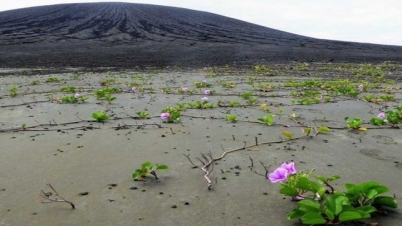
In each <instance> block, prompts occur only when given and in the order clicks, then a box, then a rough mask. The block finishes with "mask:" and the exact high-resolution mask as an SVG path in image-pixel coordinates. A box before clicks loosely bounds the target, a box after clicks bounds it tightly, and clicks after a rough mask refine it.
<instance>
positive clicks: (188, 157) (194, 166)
mask: <svg viewBox="0 0 402 226" xmlns="http://www.w3.org/2000/svg"><path fill="white" fill-rule="evenodd" d="M183 155H184V156H186V158H187V159H188V161H190V163H191V164H192V165H193V167H192V168H193V169H195V168H198V166H197V165H195V164H194V163H193V161H191V159H190V154H188V155H186V154H183Z"/></svg>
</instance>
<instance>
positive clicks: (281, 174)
mask: <svg viewBox="0 0 402 226" xmlns="http://www.w3.org/2000/svg"><path fill="white" fill-rule="evenodd" d="M287 177H288V171H287V170H286V169H284V168H282V167H279V168H278V169H276V170H275V171H274V172H273V173H270V174H269V175H268V179H269V180H270V181H271V182H272V183H277V182H286V180H287Z"/></svg>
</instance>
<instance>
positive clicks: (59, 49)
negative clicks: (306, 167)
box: [0, 3, 402, 67]
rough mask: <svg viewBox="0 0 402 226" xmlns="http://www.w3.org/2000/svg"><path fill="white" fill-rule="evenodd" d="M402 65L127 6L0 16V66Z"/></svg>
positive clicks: (274, 33) (387, 50) (220, 20)
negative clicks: (362, 63)
mask: <svg viewBox="0 0 402 226" xmlns="http://www.w3.org/2000/svg"><path fill="white" fill-rule="evenodd" d="M291 60H292V61H293V60H299V61H329V60H330V61H383V60H402V47H398V46H384V45H372V44H361V43H352V42H340V41H330V40H320V39H313V38H309V37H304V36H300V35H295V34H291V33H287V32H282V31H279V30H274V29H270V28H266V27H262V26H258V25H255V24H251V23H247V22H244V21H240V20H235V19H232V18H228V17H223V16H219V15H216V14H211V13H206V12H200V11H194V10H188V9H182V8H174V7H165V6H155V5H145V4H130V3H85V4H62V5H53V6H42V7H33V8H25V9H18V10H10V11H5V12H0V66H3V67H4V66H8V67H9V66H17V67H28V66H124V67H133V66H137V65H152V66H167V65H178V66H208V65H219V64H227V63H229V64H231V63H237V64H250V63H262V62H284V61H291Z"/></svg>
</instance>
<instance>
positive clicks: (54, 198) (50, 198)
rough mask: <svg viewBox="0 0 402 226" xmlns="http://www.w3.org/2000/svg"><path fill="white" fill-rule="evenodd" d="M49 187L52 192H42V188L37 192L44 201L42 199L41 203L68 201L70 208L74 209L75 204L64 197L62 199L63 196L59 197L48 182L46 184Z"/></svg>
mask: <svg viewBox="0 0 402 226" xmlns="http://www.w3.org/2000/svg"><path fill="white" fill-rule="evenodd" d="M46 185H47V186H48V187H49V188H50V189H52V191H53V192H54V194H53V193H52V192H44V191H43V190H40V191H41V193H40V194H39V196H40V197H42V198H44V199H45V201H42V203H53V202H66V203H69V204H70V205H71V208H73V209H75V205H74V203H72V202H70V201H67V200H66V199H64V198H63V197H61V196H60V195H59V193H58V192H57V191H56V189H54V188H53V186H52V185H51V184H50V183H49V184H46Z"/></svg>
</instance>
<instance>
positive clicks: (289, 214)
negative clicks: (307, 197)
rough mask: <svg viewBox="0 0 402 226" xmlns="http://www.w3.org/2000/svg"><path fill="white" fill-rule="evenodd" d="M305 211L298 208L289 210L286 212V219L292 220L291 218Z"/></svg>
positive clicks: (301, 214)
mask: <svg viewBox="0 0 402 226" xmlns="http://www.w3.org/2000/svg"><path fill="white" fill-rule="evenodd" d="M305 213H306V212H304V211H302V210H300V209H295V210H292V211H290V212H289V213H288V214H287V218H288V220H293V219H296V218H300V217H302V216H303V215H304V214H305Z"/></svg>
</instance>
